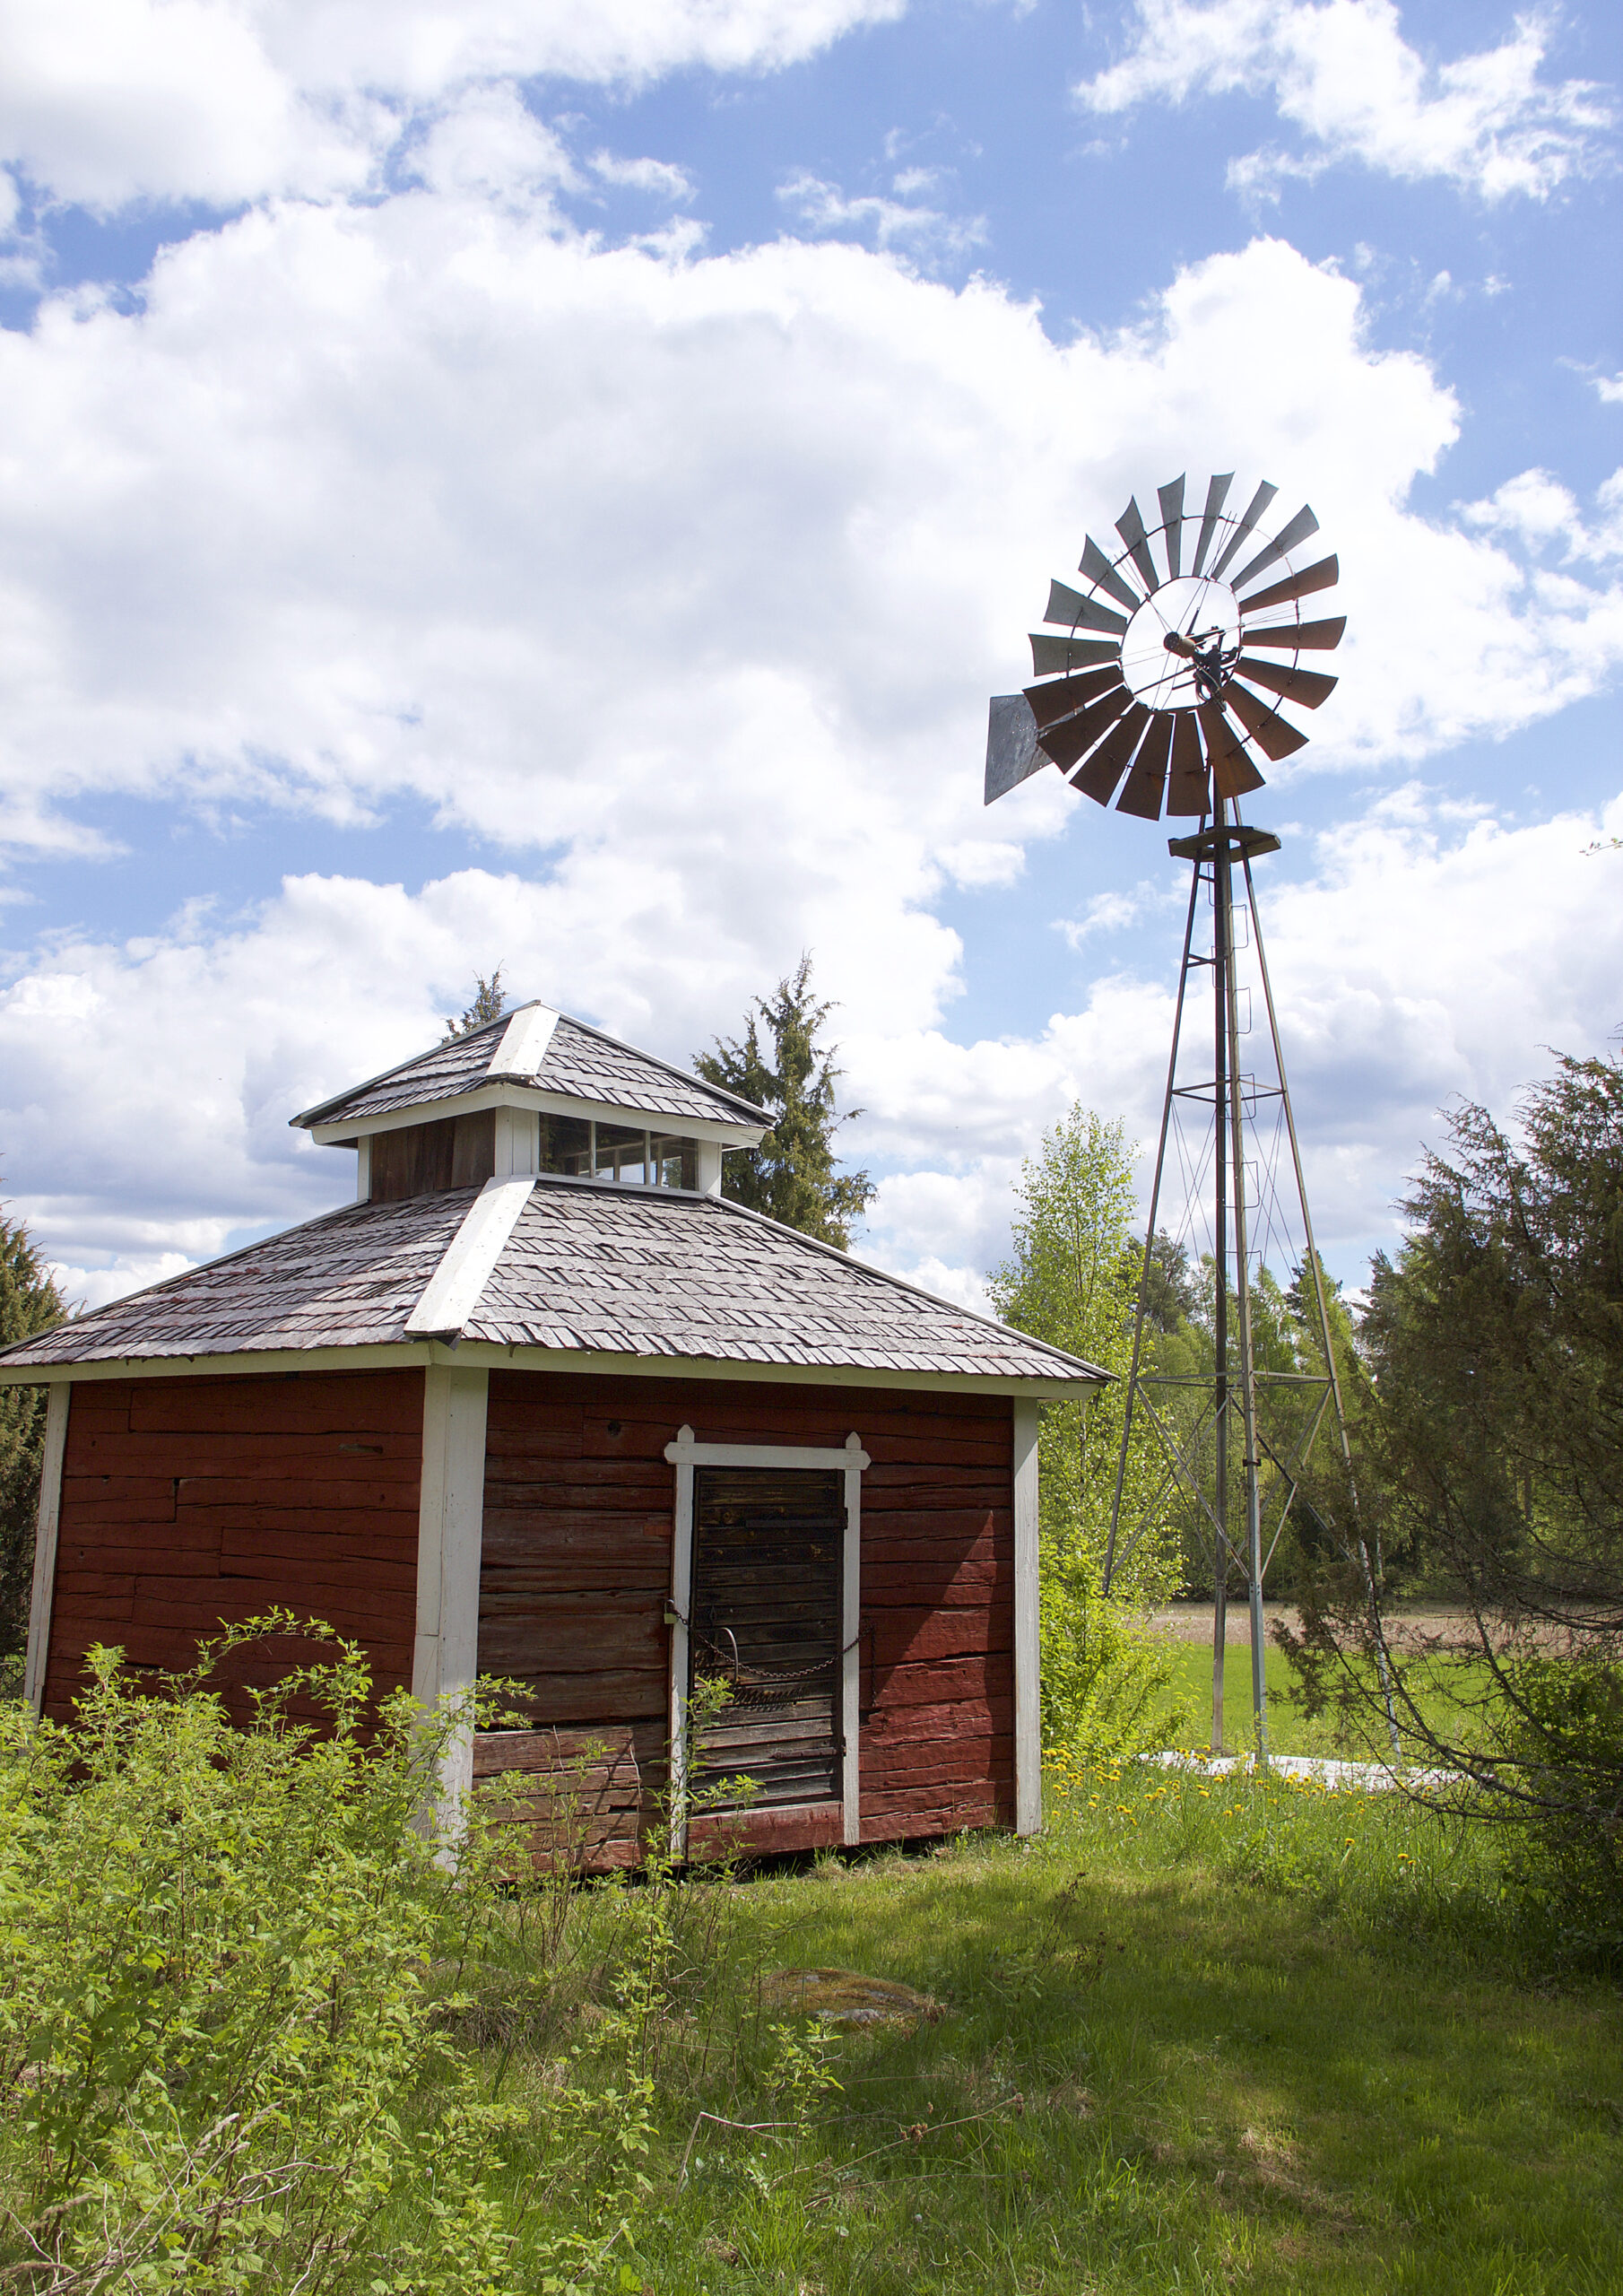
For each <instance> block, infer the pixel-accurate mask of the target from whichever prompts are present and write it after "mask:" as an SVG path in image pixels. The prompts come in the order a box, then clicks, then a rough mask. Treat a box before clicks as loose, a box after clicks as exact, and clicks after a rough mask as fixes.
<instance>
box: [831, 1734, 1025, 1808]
mask: <svg viewBox="0 0 1623 2296" xmlns="http://www.w3.org/2000/svg"><path fill="white" fill-rule="evenodd" d="M1013 1778H1014V1739H1013V1736H1012V1735H1011V1734H1006V1735H1003V1736H1002V1737H997V1738H926V1739H920V1740H919V1741H918V1742H917V1743H916V1744H913V1745H907V1746H891V1747H889V1748H888V1749H887V1750H886V1752H884V1754H883V1755H882V1756H881V1754H879V1753H877V1752H874V1750H873V1749H872V1747H871V1746H868V1745H866V1744H864V1748H863V1764H862V1779H863V1785H864V1789H869V1788H871V1789H872V1791H873V1792H874V1793H876V1794H877V1793H881V1792H885V1793H889V1792H892V1791H895V1792H898V1793H899V1792H900V1791H901V1789H902V1787H903V1786H904V1785H905V1784H906V1783H907V1782H909V1781H913V1780H916V1781H917V1782H918V1783H919V1784H921V1785H925V1786H929V1785H935V1786H945V1785H950V1784H951V1783H952V1782H953V1781H954V1780H955V1779H957V1780H959V1781H960V1782H961V1783H965V1784H970V1785H990V1784H1000V1785H1009V1786H1011V1787H1012V1781H1013Z"/></svg>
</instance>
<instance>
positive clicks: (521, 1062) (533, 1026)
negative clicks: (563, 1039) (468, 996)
mask: <svg viewBox="0 0 1623 2296" xmlns="http://www.w3.org/2000/svg"><path fill="white" fill-rule="evenodd" d="M557 1026H558V1015H557V1013H555V1012H554V1011H553V1010H552V1008H551V1005H520V1006H519V1008H518V1010H517V1012H516V1013H514V1014H513V1016H512V1018H511V1020H510V1021H509V1022H508V1025H507V1027H506V1028H505V1029H504V1030H503V1031H502V1037H501V1042H500V1043H499V1045H498V1046H497V1048H496V1050H495V1052H494V1053H493V1054H492V1055H491V1058H490V1066H489V1067H488V1068H487V1069H486V1070H485V1074H486V1075H487V1076H539V1075H540V1074H541V1064H542V1061H543V1060H544V1059H545V1058H546V1057H547V1047H548V1046H549V1045H550V1044H551V1041H552V1031H553V1030H554V1029H555V1028H556V1027H557Z"/></svg>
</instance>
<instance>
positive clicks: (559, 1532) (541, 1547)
mask: <svg viewBox="0 0 1623 2296" xmlns="http://www.w3.org/2000/svg"><path fill="white" fill-rule="evenodd" d="M671 1527H672V1513H671V1509H669V1508H668V1507H665V1508H660V1509H651V1508H646V1507H626V1508H607V1507H604V1508H568V1507H523V1508H508V1507H506V1506H504V1505H502V1504H501V1503H500V1502H499V1500H498V1501H496V1502H494V1503H493V1502H492V1501H491V1500H490V1497H489V1496H487V1498H486V1501H485V1514H484V1537H483V1543H482V1552H484V1553H485V1554H487V1555H490V1556H491V1557H493V1558H495V1559H496V1560H498V1561H506V1560H508V1559H509V1558H511V1559H515V1560H516V1559H518V1558H521V1557H522V1558H525V1559H527V1558H530V1557H534V1556H539V1555H545V1554H553V1555H560V1556H563V1555H570V1554H581V1555H586V1554H603V1553H604V1552H609V1551H611V1550H614V1551H619V1552H625V1553H628V1554H629V1553H633V1552H638V1551H641V1550H643V1549H653V1548H655V1547H657V1548H660V1549H662V1550H664V1551H665V1552H669V1549H670V1545H671Z"/></svg>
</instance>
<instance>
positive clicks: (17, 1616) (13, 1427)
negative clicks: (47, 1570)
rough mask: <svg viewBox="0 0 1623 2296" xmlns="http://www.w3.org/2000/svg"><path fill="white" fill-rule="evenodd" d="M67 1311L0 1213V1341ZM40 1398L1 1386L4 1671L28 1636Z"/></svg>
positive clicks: (0, 1664) (37, 1392) (0, 1641)
mask: <svg viewBox="0 0 1623 2296" xmlns="http://www.w3.org/2000/svg"><path fill="white" fill-rule="evenodd" d="M66 1313H67V1309H66V1308H65V1306H64V1304H63V1300H62V1295H61V1293H60V1292H59V1291H57V1289H56V1284H55V1283H53V1281H52V1280H51V1274H50V1271H49V1269H48V1267H47V1266H46V1265H45V1263H44V1261H43V1260H42V1259H41V1258H40V1257H39V1252H38V1251H37V1250H36V1249H35V1248H34V1244H33V1241H32V1239H30V1235H29V1232H28V1230H27V1229H26V1228H25V1227H24V1226H23V1225H22V1222H21V1221H20V1220H8V1219H7V1218H6V1217H5V1215H4V1213H0V1346H5V1347H10V1346H11V1345H13V1343H14V1342H16V1341H17V1340H20V1339H31V1338H32V1337H33V1335H34V1334H35V1333H36V1332H41V1331H46V1330H48V1328H49V1326H51V1325H52V1324H59V1323H60V1322H61V1321H62V1318H63V1317H64V1316H65V1314H66ZM45 1405H46V1390H45V1388H43V1387H0V1669H4V1671H6V1672H9V1671H11V1670H10V1669H9V1668H5V1664H4V1662H5V1661H6V1660H8V1659H13V1658H14V1657H15V1656H16V1654H17V1653H18V1652H19V1651H21V1650H22V1648H24V1647H25V1646H26V1644H27V1641H28V1605H29V1594H30V1586H31V1583H32V1579H33V1570H34V1520H35V1517H36V1515H37V1514H38V1512H39V1460H40V1455H41V1453H42V1452H43V1450H44V1448H45Z"/></svg>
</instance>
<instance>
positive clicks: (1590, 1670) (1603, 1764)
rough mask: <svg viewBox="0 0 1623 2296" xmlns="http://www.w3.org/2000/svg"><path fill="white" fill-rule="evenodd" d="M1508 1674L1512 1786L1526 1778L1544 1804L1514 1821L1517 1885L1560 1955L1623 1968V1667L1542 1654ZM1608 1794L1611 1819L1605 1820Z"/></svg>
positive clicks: (1509, 1852)
mask: <svg viewBox="0 0 1623 2296" xmlns="http://www.w3.org/2000/svg"><path fill="white" fill-rule="evenodd" d="M1506 1682H1507V1685H1508V1691H1509V1695H1508V1697H1507V1698H1506V1699H1505V1700H1502V1701H1501V1702H1500V1704H1499V1707H1498V1717H1499V1737H1500V1742H1501V1749H1502V1752H1504V1753H1505V1754H1507V1755H1508V1756H1509V1757H1510V1761H1511V1763H1512V1765H1513V1767H1511V1768H1510V1769H1509V1770H1506V1771H1505V1772H1504V1773H1503V1775H1504V1779H1505V1784H1506V1787H1507V1788H1508V1789H1509V1790H1510V1791H1511V1792H1512V1793H1514V1792H1515V1790H1516V1788H1517V1787H1519V1786H1523V1785H1524V1786H1525V1787H1527V1789H1528V1790H1529V1792H1530V1795H1531V1796H1532V1800H1533V1804H1534V1813H1533V1814H1532V1815H1531V1816H1528V1817H1525V1818H1524V1819H1523V1822H1521V1823H1519V1824H1514V1825H1511V1826H1508V1827H1506V1834H1507V1836H1508V1839H1507V1840H1506V1848H1505V1853H1504V1865H1505V1871H1506V1880H1507V1883H1508V1886H1509V1889H1510V1891H1511V1892H1512V1894H1513V1895H1514V1896H1515V1897H1517V1898H1519V1899H1520V1900H1523V1907H1524V1910H1525V1912H1526V1913H1527V1914H1528V1915H1529V1916H1531V1917H1532V1918H1534V1919H1535V1920H1537V1921H1538V1922H1539V1923H1540V1924H1541V1926H1543V1927H1544V1928H1545V1929H1546V1930H1547V1931H1548V1933H1549V1939H1550V1944H1551V1950H1552V1952H1554V1954H1555V1956H1556V1958H1558V1960H1560V1961H1566V1962H1569V1963H1571V1964H1572V1965H1574V1966H1575V1967H1577V1968H1582V1969H1591V1970H1608V1971H1613V1970H1619V1969H1623V1810H1619V1809H1618V1807H1617V1805H1616V1804H1617V1781H1618V1779H1619V1777H1623V1666H1617V1665H1606V1664H1604V1663H1603V1662H1602V1661H1601V1660H1599V1659H1596V1658H1593V1657H1548V1656H1543V1655H1540V1654H1537V1653H1533V1654H1530V1655H1527V1656H1525V1657H1517V1658H1515V1660H1513V1661H1512V1662H1511V1664H1510V1665H1508V1666H1507V1667H1506ZM1564 1799H1565V1800H1567V1801H1568V1802H1569V1803H1570V1805H1571V1806H1570V1808H1569V1809H1567V1810H1563V1809H1562V1807H1561V1806H1560V1805H1561V1803H1562V1801H1563V1800H1564ZM1608 1801H1610V1803H1611V1804H1612V1805H1613V1814H1612V1817H1611V1821H1610V1823H1608V1822H1606V1821H1605V1820H1604V1819H1601V1821H1600V1822H1597V1821H1596V1817H1595V1811H1596V1808H1597V1806H1599V1807H1601V1808H1603V1807H1604V1806H1605V1805H1606V1803H1607V1802H1608ZM1513 1806H1514V1805H1513Z"/></svg>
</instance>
